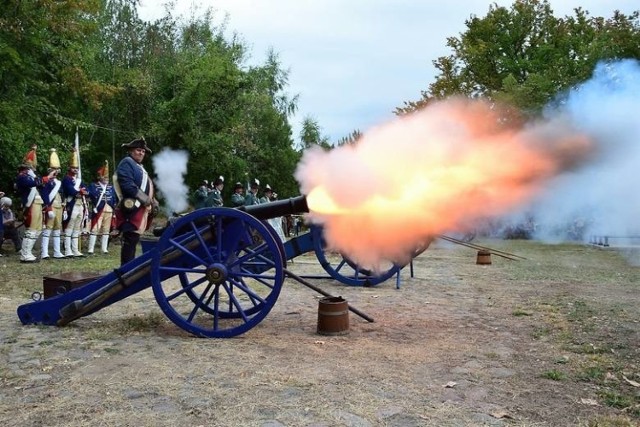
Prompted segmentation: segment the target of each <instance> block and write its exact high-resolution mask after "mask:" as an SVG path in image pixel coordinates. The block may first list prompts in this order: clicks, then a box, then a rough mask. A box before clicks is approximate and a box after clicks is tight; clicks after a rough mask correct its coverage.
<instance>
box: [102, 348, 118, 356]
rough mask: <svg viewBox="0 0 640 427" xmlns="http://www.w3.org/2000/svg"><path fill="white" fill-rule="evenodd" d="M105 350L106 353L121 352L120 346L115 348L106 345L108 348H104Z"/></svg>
mask: <svg viewBox="0 0 640 427" xmlns="http://www.w3.org/2000/svg"><path fill="white" fill-rule="evenodd" d="M104 351H105V352H106V353H109V354H119V353H120V349H118V348H113V347H106V348H105V349H104Z"/></svg>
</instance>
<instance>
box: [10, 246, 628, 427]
mask: <svg viewBox="0 0 640 427" xmlns="http://www.w3.org/2000/svg"><path fill="white" fill-rule="evenodd" d="M473 243H477V244H483V245H487V246H491V247H494V248H497V249H501V250H505V251H509V252H513V253H516V254H518V255H521V256H523V257H526V259H525V260H520V261H510V260H507V259H504V258H500V257H498V256H496V255H492V256H491V261H492V264H491V265H477V264H476V259H477V252H476V251H475V250H473V249H469V248H466V247H462V246H451V245H449V244H445V242H443V241H436V242H435V243H434V244H432V246H431V247H430V248H429V249H428V250H427V251H425V252H424V253H423V254H421V255H420V256H419V257H418V258H416V259H415V260H414V263H413V267H414V277H411V276H410V269H409V268H408V267H407V268H405V269H403V270H402V272H401V277H400V279H401V280H400V282H401V283H400V288H399V289H396V281H395V279H393V280H389V281H387V282H385V283H383V284H380V285H378V286H376V287H372V288H360V287H348V286H345V285H342V284H340V283H337V282H335V281H332V280H324V279H323V280H315V281H313V283H314V284H316V285H318V286H320V287H321V288H322V289H324V290H325V291H327V292H330V293H331V294H333V295H340V296H342V297H344V298H345V299H347V300H348V301H349V303H350V304H351V305H353V306H354V307H356V308H358V309H359V310H361V311H363V312H365V313H366V314H368V315H369V316H371V317H373V318H374V319H375V322H374V323H369V322H367V321H365V320H363V319H361V318H359V317H358V316H356V315H355V314H353V313H350V330H349V333H348V334H346V335H342V336H322V335H318V334H317V333H316V328H317V315H318V300H319V297H320V296H319V295H318V294H317V293H316V292H314V291H312V290H310V289H308V288H306V287H304V286H302V285H300V284H298V283H296V282H295V281H292V280H291V279H287V280H286V282H285V286H284V288H283V291H282V294H281V295H280V297H279V299H278V303H277V304H276V306H275V308H274V309H273V311H272V312H271V313H270V314H269V315H268V316H267V318H266V319H265V320H264V321H262V322H261V323H260V324H259V325H258V326H257V327H256V328H254V329H252V330H250V331H249V332H247V333H246V334H244V335H242V336H240V337H236V338H232V339H201V338H194V337H192V336H190V335H188V334H186V333H185V332H183V331H182V330H181V329H178V328H177V327H176V326H174V325H173V323H171V322H170V321H169V320H167V319H166V318H165V317H164V316H163V314H162V312H161V310H160V308H159V307H158V306H157V304H156V302H155V300H154V297H153V293H152V291H151V290H146V291H143V292H141V293H139V294H137V295H134V296H132V297H130V298H128V299H126V300H124V301H121V302H120V303H119V304H116V305H114V306H112V307H109V308H107V309H104V310H102V311H100V312H98V313H95V314H93V315H91V316H89V317H86V318H83V319H80V320H77V321H75V322H74V323H72V324H71V325H69V326H67V327H64V328H57V327H43V326H23V325H21V324H20V322H19V320H18V318H17V316H16V308H17V306H19V305H20V304H24V303H26V302H27V301H28V298H29V294H30V292H26V290H24V289H22V287H16V286H14V285H8V284H9V283H11V278H12V277H13V273H12V272H15V271H18V269H20V268H21V265H20V264H19V263H17V260H16V259H15V257H14V258H13V259H12V258H10V257H4V258H0V265H2V269H1V274H2V279H3V282H4V284H0V290H1V291H2V293H1V294H0V295H1V296H0V342H1V343H2V345H1V347H0V425H2V426H63V425H64V426H261V427H277V426H316V427H320V426H361V427H366V426H398V427H400V426H402V427H407V426H409V427H410V426H484V425H487V426H635V425H640V384H639V383H640V323H639V322H640V308H639V307H640V305H639V302H640V293H639V292H638V290H639V287H640V285H639V279H640V268H639V267H635V266H634V265H633V263H629V262H628V261H629V259H630V258H628V257H631V259H635V258H637V259H639V260H640V251H638V252H634V251H626V252H625V253H624V254H621V253H620V252H618V251H613V250H604V249H602V248H596V247H589V246H585V245H555V246H552V245H544V244H541V243H535V242H530V241H497V240H496V241H482V240H477V241H474V242H473ZM114 259H115V256H114ZM64 262H67V261H64ZM69 262H71V263H73V262H74V261H69ZM61 268H62V269H64V267H61ZM68 268H74V269H77V268H79V267H78V264H73V265H72V264H69V266H68ZM289 268H290V269H291V270H292V271H293V272H295V273H298V274H305V273H310V272H320V271H322V270H321V269H320V267H319V266H318V262H317V260H316V258H315V255H314V254H307V255H304V256H301V257H298V258H296V259H295V260H294V263H292V264H290V265H289ZM37 280H38V278H36V279H34V281H32V282H29V286H30V285H31V284H33V283H34V282H35V283H37ZM29 286H25V287H29Z"/></svg>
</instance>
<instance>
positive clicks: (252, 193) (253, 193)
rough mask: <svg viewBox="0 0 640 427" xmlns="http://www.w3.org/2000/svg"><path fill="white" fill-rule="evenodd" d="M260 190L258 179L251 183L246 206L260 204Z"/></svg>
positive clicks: (245, 199) (245, 200)
mask: <svg viewBox="0 0 640 427" xmlns="http://www.w3.org/2000/svg"><path fill="white" fill-rule="evenodd" d="M258 190H260V181H259V180H258V179H254V180H253V181H252V182H251V186H250V188H249V191H248V192H247V195H246V197H245V198H244V204H245V206H251V205H259V204H260V199H259V198H258Z"/></svg>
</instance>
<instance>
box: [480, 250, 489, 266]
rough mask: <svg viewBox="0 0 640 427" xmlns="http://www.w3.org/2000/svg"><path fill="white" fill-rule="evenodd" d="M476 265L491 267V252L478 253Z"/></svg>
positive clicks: (482, 251)
mask: <svg viewBox="0 0 640 427" xmlns="http://www.w3.org/2000/svg"><path fill="white" fill-rule="evenodd" d="M476 264H478V265H491V252H489V251H484V250H481V251H478V258H477V259H476Z"/></svg>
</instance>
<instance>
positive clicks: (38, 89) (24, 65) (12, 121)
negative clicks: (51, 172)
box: [0, 0, 111, 188]
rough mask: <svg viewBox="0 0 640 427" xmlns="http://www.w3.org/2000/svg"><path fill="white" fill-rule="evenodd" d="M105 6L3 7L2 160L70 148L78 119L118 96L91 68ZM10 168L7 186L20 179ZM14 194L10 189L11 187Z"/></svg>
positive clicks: (14, 0)
mask: <svg viewBox="0 0 640 427" xmlns="http://www.w3.org/2000/svg"><path fill="white" fill-rule="evenodd" d="M99 8H100V1H98V0H88V1H65V2H60V1H53V0H39V1H28V2H25V1H19V0H8V1H5V2H4V3H3V6H2V8H1V9H0V64H1V66H0V116H1V117H2V118H3V119H2V120H1V121H0V144H1V145H2V150H1V151H0V162H2V164H4V165H15V166H17V165H18V163H20V162H21V160H22V156H23V155H24V154H25V153H26V151H27V149H28V147H29V146H30V145H31V144H32V143H34V142H36V143H38V144H39V146H40V151H41V152H47V149H48V148H50V147H56V148H58V149H59V150H60V151H61V157H62V159H64V158H65V156H64V151H65V148H70V147H71V143H72V141H73V138H72V135H73V130H74V129H75V127H76V125H77V124H78V123H77V122H76V119H75V118H76V117H77V116H79V115H81V112H82V111H84V110H87V109H91V108H94V107H96V106H99V105H100V104H101V103H102V102H103V101H104V99H106V98H108V97H109V96H110V95H111V88H110V87H109V86H108V85H105V84H103V83H102V82H100V81H98V80H96V79H94V78H93V77H92V76H91V75H90V74H89V73H87V70H86V68H85V64H86V62H87V61H88V60H89V56H90V50H89V49H87V45H86V39H87V37H90V36H91V34H92V33H93V32H94V31H95V29H96V21H95V19H94V18H95V15H96V12H97V11H98V10H99ZM14 170H15V169H13V168H11V169H9V170H6V169H4V168H3V170H2V172H1V174H2V176H1V178H2V183H3V186H4V185H7V184H6V183H7V182H8V181H11V180H12V177H13V171H14ZM5 188H6V187H5Z"/></svg>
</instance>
